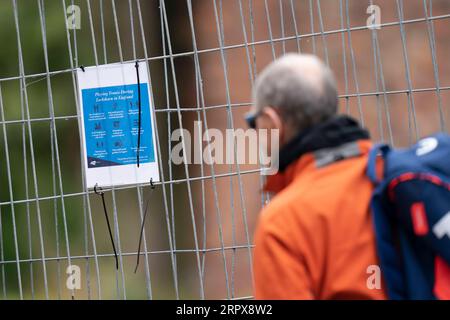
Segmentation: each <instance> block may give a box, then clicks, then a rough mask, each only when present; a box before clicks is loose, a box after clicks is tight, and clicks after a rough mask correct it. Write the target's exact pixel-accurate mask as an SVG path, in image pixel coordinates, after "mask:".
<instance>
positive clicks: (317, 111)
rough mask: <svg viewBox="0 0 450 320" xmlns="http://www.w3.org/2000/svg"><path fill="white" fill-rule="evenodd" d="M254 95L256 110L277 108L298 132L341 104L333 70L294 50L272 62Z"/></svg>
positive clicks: (260, 79)
mask: <svg viewBox="0 0 450 320" xmlns="http://www.w3.org/2000/svg"><path fill="white" fill-rule="evenodd" d="M254 95H255V96H254V99H255V109H256V110H255V111H256V112H259V111H261V109H262V108H264V107H266V106H271V107H273V108H276V109H277V110H279V113H280V116H281V118H282V119H283V121H284V122H285V123H286V124H288V125H290V126H291V127H292V129H294V130H296V131H301V130H304V129H307V128H308V127H311V126H313V125H315V124H317V123H320V122H322V121H324V120H326V119H328V118H330V117H331V116H333V115H334V114H336V112H337V107H338V97H337V90H336V84H335V81H334V77H333V74H332V72H331V70H330V69H329V68H328V67H327V66H326V65H324V64H323V62H322V61H321V60H319V59H318V58H317V57H316V56H313V55H307V54H292V53H291V54H287V55H285V56H283V57H281V58H279V59H277V60H275V61H274V62H272V63H271V64H270V65H269V66H267V67H266V68H265V69H264V70H263V71H262V72H261V74H260V75H259V76H258V78H257V80H256V86H255V91H254Z"/></svg>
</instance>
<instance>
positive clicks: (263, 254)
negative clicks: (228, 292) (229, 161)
mask: <svg viewBox="0 0 450 320" xmlns="http://www.w3.org/2000/svg"><path fill="white" fill-rule="evenodd" d="M357 145H358V146H359V151H360V152H361V155H359V156H357V157H353V158H348V159H345V160H341V161H338V162H334V163H332V164H329V165H327V166H324V167H321V168H317V167H316V159H315V157H314V154H313V153H307V154H305V155H303V156H301V157H300V158H299V159H298V160H296V161H295V162H293V163H291V164H290V165H289V166H288V167H287V168H286V170H285V171H284V172H283V173H278V174H276V175H274V176H269V177H268V180H267V185H266V190H267V191H272V192H276V193H277V194H276V196H275V197H274V198H273V199H272V201H271V202H270V203H269V204H268V205H267V206H266V207H264V209H263V210H262V212H261V214H260V218H259V223H258V227H257V230H256V234H255V250H254V277H255V278H254V285H255V286H254V287H255V297H256V298H257V299H385V298H386V294H385V292H384V289H383V286H381V289H369V286H368V285H367V282H368V279H369V277H370V276H371V275H372V273H370V272H369V271H368V268H370V266H373V265H378V262H377V256H376V251H375V235H374V231H373V226H372V219H371V213H370V197H371V193H372V189H373V188H372V184H371V182H370V181H369V180H368V179H367V178H366V175H365V170H366V164H367V157H368V151H369V149H370V147H371V142H370V141H368V140H360V141H358V142H357ZM369 270H370V269H369ZM379 276H381V275H379Z"/></svg>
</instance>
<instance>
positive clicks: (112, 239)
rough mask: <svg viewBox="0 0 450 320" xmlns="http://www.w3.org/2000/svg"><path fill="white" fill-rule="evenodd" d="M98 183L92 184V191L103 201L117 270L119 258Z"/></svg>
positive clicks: (102, 193)
mask: <svg viewBox="0 0 450 320" xmlns="http://www.w3.org/2000/svg"><path fill="white" fill-rule="evenodd" d="M97 186H98V183H96V184H95V186H94V192H95V194H97V195H99V196H101V197H102V203H103V211H104V212H105V218H106V224H107V225H108V231H109V237H110V238H111V243H112V247H113V250H114V257H115V258H116V269H117V270H119V259H118V258H117V252H116V246H115V244H114V238H113V235H112V232H111V225H110V224H109V218H108V211H107V210H106V203H105V193H104V192H103V191H101V190H102V188H101V187H98V188H99V189H100V191H97Z"/></svg>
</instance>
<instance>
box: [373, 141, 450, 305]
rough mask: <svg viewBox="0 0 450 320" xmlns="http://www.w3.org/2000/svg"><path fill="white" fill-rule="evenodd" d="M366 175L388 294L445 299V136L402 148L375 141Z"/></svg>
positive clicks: (449, 145) (448, 248) (449, 144)
mask: <svg viewBox="0 0 450 320" xmlns="http://www.w3.org/2000/svg"><path fill="white" fill-rule="evenodd" d="M379 156H381V157H382V158H383V159H384V170H383V177H382V179H379V177H377V170H376V167H377V166H376V162H377V157H379ZM367 175H368V177H369V178H370V179H371V180H372V182H373V183H374V184H375V190H374V192H373V195H372V200H371V207H372V212H373V221H374V226H375V236H376V245H377V253H378V257H379V262H380V268H381V273H382V276H383V279H384V284H385V286H386V290H387V295H388V297H389V298H390V299H395V300H401V299H450V136H449V135H447V134H444V133H439V134H436V135H433V136H431V137H428V138H425V139H422V140H420V141H419V142H418V143H417V144H416V145H414V146H413V147H411V148H407V149H398V150H394V149H391V148H390V147H389V146H388V145H376V146H375V147H374V148H373V149H372V150H371V152H370V155H369V162H368V168H367Z"/></svg>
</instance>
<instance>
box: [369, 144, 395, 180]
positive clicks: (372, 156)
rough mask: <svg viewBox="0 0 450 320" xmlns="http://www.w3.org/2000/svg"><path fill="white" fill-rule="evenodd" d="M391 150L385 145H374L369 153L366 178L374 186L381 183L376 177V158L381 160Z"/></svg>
mask: <svg viewBox="0 0 450 320" xmlns="http://www.w3.org/2000/svg"><path fill="white" fill-rule="evenodd" d="M390 149H391V148H390V147H389V146H388V145H387V144H376V145H375V146H374V147H373V148H372V149H371V150H370V152H369V160H368V163H367V176H368V177H369V179H370V181H372V182H373V183H374V184H375V185H377V184H379V183H380V182H381V180H382V179H381V178H380V177H377V156H378V155H381V156H382V157H383V158H384V157H385V155H386V154H387V153H388V152H389V150H390Z"/></svg>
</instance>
